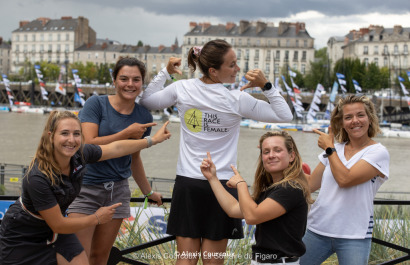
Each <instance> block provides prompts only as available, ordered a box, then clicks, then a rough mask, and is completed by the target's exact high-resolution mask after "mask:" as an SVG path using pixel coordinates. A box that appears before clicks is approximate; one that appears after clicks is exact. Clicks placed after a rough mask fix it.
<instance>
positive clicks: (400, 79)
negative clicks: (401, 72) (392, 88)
mask: <svg viewBox="0 0 410 265" xmlns="http://www.w3.org/2000/svg"><path fill="white" fill-rule="evenodd" d="M398 78H399V81H400V82H405V81H406V80H404V78H403V77H401V76H399V77H398Z"/></svg>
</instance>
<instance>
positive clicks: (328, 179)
mask: <svg viewBox="0 0 410 265" xmlns="http://www.w3.org/2000/svg"><path fill="white" fill-rule="evenodd" d="M345 146H346V143H341V144H336V145H335V148H336V154H337V155H338V156H339V158H340V160H341V161H342V163H343V164H344V165H345V166H346V167H347V168H351V167H352V166H353V165H354V164H356V163H357V162H358V161H359V160H365V161H366V162H368V163H369V164H370V165H372V166H373V167H375V168H377V170H379V171H380V172H381V173H382V174H383V175H384V176H385V177H384V178H382V177H380V176H376V177H374V178H372V179H371V180H369V181H366V182H364V183H362V184H359V185H356V186H353V187H348V188H340V187H339V185H338V184H337V182H336V180H335V179H334V177H333V174H332V171H331V169H330V164H329V160H328V159H327V158H324V157H323V154H324V152H323V153H321V154H320V155H319V160H320V162H322V164H323V165H324V166H325V171H324V172H323V177H322V184H321V188H320V191H319V195H318V197H317V199H316V201H315V203H314V204H313V205H312V208H311V210H310V212H309V215H308V229H309V230H311V231H312V232H315V233H317V234H319V235H323V236H328V237H335V238H348V239H363V238H371V237H372V231H373V200H374V197H375V196H376V193H377V191H378V189H379V188H380V186H381V185H382V184H383V183H384V182H385V181H386V180H387V179H388V177H389V162H390V155H389V152H388V151H387V149H386V148H385V147H384V146H383V145H382V144H380V143H377V144H373V145H370V146H368V147H366V148H364V149H363V150H361V151H359V152H357V153H356V154H355V155H354V156H353V157H351V158H350V160H346V158H345V156H344V149H345Z"/></svg>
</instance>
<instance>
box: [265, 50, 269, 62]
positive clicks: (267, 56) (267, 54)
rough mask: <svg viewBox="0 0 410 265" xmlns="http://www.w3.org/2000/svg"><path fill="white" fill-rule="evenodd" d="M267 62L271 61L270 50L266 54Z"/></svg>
mask: <svg viewBox="0 0 410 265" xmlns="http://www.w3.org/2000/svg"><path fill="white" fill-rule="evenodd" d="M266 60H270V50H268V51H267V52H266Z"/></svg>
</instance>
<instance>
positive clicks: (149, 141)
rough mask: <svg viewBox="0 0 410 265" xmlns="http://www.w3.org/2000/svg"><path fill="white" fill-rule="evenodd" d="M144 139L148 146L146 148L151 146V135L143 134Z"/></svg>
mask: <svg viewBox="0 0 410 265" xmlns="http://www.w3.org/2000/svg"><path fill="white" fill-rule="evenodd" d="M144 139H147V142H148V147H147V148H150V147H151V146H152V139H151V136H145V137H144Z"/></svg>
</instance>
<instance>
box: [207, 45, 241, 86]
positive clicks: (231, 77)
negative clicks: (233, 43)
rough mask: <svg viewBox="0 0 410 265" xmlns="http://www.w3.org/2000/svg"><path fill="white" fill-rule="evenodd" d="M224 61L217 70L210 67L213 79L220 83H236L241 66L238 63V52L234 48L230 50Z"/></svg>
mask: <svg viewBox="0 0 410 265" xmlns="http://www.w3.org/2000/svg"><path fill="white" fill-rule="evenodd" d="M223 59H224V63H223V64H222V65H221V67H220V68H219V69H218V70H217V69H214V68H211V69H210V75H211V77H212V79H213V80H215V81H218V82H220V83H235V80H236V75H237V73H238V72H239V70H240V68H239V66H238V65H237V64H236V63H237V59H236V54H235V52H234V50H233V49H229V51H228V52H227V53H226V54H225V55H224V57H223Z"/></svg>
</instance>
